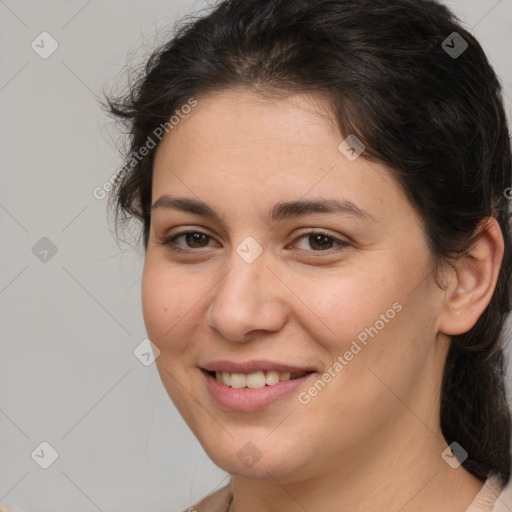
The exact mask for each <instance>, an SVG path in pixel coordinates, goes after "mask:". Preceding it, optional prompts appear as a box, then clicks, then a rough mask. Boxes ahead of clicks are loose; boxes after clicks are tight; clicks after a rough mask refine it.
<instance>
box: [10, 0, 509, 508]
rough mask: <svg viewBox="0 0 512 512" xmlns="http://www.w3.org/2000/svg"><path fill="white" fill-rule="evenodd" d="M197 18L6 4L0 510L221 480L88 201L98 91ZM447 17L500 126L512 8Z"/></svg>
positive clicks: (138, 8)
mask: <svg viewBox="0 0 512 512" xmlns="http://www.w3.org/2000/svg"><path fill="white" fill-rule="evenodd" d="M205 5H206V2H204V1H197V2H190V1H189V2H187V1H185V0H183V1H176V0H174V1H169V0H167V1H162V0H155V1H151V2H149V1H148V0H125V1H121V0H108V1H103V2H100V1H99V0H89V1H87V0H72V1H71V0H69V1H66V2H65V1H63V0H62V1H50V0H44V1H41V0H38V1H35V0H32V1H31V0H0V55H1V63H2V65H1V68H0V108H1V113H2V115H1V117H0V159H1V160H0V162H1V169H2V170H1V174H0V229H1V233H2V251H1V265H0V311H1V325H2V340H1V345H0V505H6V504H10V505H11V506H12V507H14V508H16V509H17V510H19V511H22V512H23V511H25V512H42V511H52V512H61V511H62V512H63V511H73V512H81V511H83V512H86V511H87V512H88V511H97V510H100V511H103V512H114V511H123V512H132V511H133V512H134V511H139V510H148V511H149V510H151V511H153V512H159V511H162V512H163V511H166V512H174V511H177V510H181V509H184V508H185V507H187V506H190V505H192V503H194V502H195V501H196V500H197V499H199V498H200V497H202V496H204V495H206V494H207V493H209V492H211V491H212V490H214V489H215V488H216V487H217V486H219V485H223V483H224V481H225V480H224V479H225V478H226V475H225V473H224V472H223V471H221V470H220V469H218V468H216V467H215V466H214V465H213V464H212V463H211V462H210V461H209V459H208V458H207V457H206V455H205V454H204V452H203V451H202V449H201V447H200V446H199V444H198V443H197V441H196V440H195V438H194V437H193V436H192V434H191V433H190V432H189V430H188V428H187V427H186V425H185V424H184V422H183V420H182V419H181V417H180V416H179V415H178V413H177V412H176V410H175V409H174V406H173V405H172V403H171V401H170V400H169V398H168V396H167V394H166V392H165V390H164V389H163V386H162V385H161V383H160V379H159V377H158V373H157V371H156V368H155V365H154V364H153V365H150V366H144V365H143V364H142V363H141V362H140V361H139V360H138V359H137V358H136V357H135V356H134V353H133V351H134V349H135V348H136V347H137V346H138V345H139V344H140V343H141V342H142V341H143V340H144V339H145V338H146V334H145V330H144V324H143V319H142V314H141V302H140V275H141V270H142V263H143V252H142V249H141V250H139V252H136V251H131V250H129V249H126V248H125V247H123V246H119V245H118V243H117V242H116V241H115V240H114V238H113V236H112V234H111V231H110V228H109V224H108V221H107V211H106V199H103V200H99V199H96V198H95V197H94V196H93V190H94V189H95V188H96V187H101V186H102V185H103V184H104V183H105V182H106V181H107V180H108V179H109V177H110V176H111V175H112V174H113V173H115V172H116V170H117V169H118V166H119V164H120V157H119V155H118V153H117V150H116V132H115V129H114V127H113V125H112V123H111V122H110V121H109V120H108V119H107V118H106V117H105V115H104V114H103V113H102V111H101V110H100V109H99V107H98V104H97V103H96V101H95V99H94V94H100V93H101V91H102V89H103V87H104V86H105V84H111V85H113V86H114V87H115V86H116V84H119V83H121V84H122V83H123V82H122V76H123V75H121V79H119V78H117V79H116V76H118V74H119V73H121V72H122V71H123V67H124V66H125V64H126V63H127V62H129V63H130V65H133V64H137V63H139V62H141V59H143V58H144V56H146V55H147V53H148V52H149V51H150V50H151V49H153V48H154V47H155V45H156V44H158V42H160V41H163V39H164V38H165V35H168V34H169V31H170V29H172V26H173V23H174V20H175V19H176V17H177V16H181V15H183V14H186V13H189V12H192V11H195V10H197V9H198V8H200V7H202V6H205ZM449 5H450V6H451V7H452V8H453V9H454V10H455V12H456V13H457V14H458V15H459V16H460V17H461V19H462V20H463V21H464V22H465V24H466V25H467V27H468V28H470V29H472V30H473V32H474V33H475V34H476V36H477V37H478V38H479V40H480V41H481V43H482V45H483V47H484V49H485V50H486V51H487V53H488V55H489V57H490V60H491V62H492V63H493V64H494V66H495V69H496V70H497V72H498V73H499V75H500V76H501V78H502V81H503V84H504V87H505V89H506V93H507V111H508V113H509V116H510V114H511V106H512V66H511V55H510V52H511V48H512V30H511V27H512V0H501V1H497V0H458V1H455V2H449ZM43 31H46V32H48V33H49V34H51V36H52V38H54V39H55V40H56V41H57V43H58V45H59V47H58V49H57V50H56V51H55V53H53V54H52V55H50V56H49V57H48V58H46V59H43V58H41V57H40V56H39V54H38V53H36V51H34V50H33V49H32V48H31V43H32V41H33V40H36V43H37V42H38V41H39V45H40V46H42V44H41V43H40V38H38V37H37V36H39V34H40V33H41V32H43ZM50 48H51V41H50V40H49V39H45V42H44V48H39V51H40V52H43V51H48V49H50ZM120 80H121V81H120ZM43 237H46V238H47V239H49V240H50V241H51V243H50V242H48V241H47V240H43V241H40V240H41V239H42V238H43ZM36 244H38V245H36ZM34 246H35V249H33V248H34ZM52 248H53V252H54V251H55V249H56V250H57V252H56V253H55V254H52ZM45 250H47V251H49V252H48V253H45V252H44V251H45ZM34 253H35V254H34ZM41 259H42V260H43V261H42V260H41ZM43 441H46V442H48V443H50V445H51V446H53V448H54V449H55V450H56V451H57V452H58V455H59V456H58V458H57V460H56V461H55V462H54V463H53V464H52V465H51V466H50V467H49V468H48V469H46V470H44V469H42V468H41V467H39V465H38V464H36V462H35V460H38V461H39V462H44V460H49V459H48V457H49V456H50V452H49V450H48V449H46V451H45V449H44V448H43V452H41V451H40V450H41V449H40V448H39V449H38V450H39V451H38V450H36V452H35V453H36V455H34V459H35V460H34V459H33V458H32V456H31V454H32V452H33V451H34V450H35V449H36V448H38V447H39V445H40V443H41V442H43ZM37 453H39V459H38V457H37ZM41 453H43V454H44V455H41ZM507 509H508V510H512V499H511V500H509V503H508V508H504V509H503V510H507Z"/></svg>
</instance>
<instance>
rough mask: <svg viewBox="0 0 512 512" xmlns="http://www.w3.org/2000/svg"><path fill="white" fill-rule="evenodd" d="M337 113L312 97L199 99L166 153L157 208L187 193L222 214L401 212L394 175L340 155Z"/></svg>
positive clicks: (244, 94)
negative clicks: (279, 207) (292, 204)
mask: <svg viewBox="0 0 512 512" xmlns="http://www.w3.org/2000/svg"><path fill="white" fill-rule="evenodd" d="M329 109H330V105H329V103H328V101H327V99H326V98H324V97H321V96H314V95H305V94H303V95H291V96H287V97H281V98H266V97H262V96H260V95H257V94H256V93H253V92H251V91H246V90H230V91H221V92H214V93H211V94H208V95H205V96H202V97H199V98H197V106H196V107H195V108H194V109H193V110H192V111H191V112H190V113H189V114H188V115H186V116H184V117H183V119H181V120H180V122H179V124H178V125H176V126H174V127H173V129H172V130H170V131H169V133H167V134H166V135H165V136H164V137H163V139H162V142H161V143H160V144H159V146H158V149H157V153H156V156H155V163H154V176H153V201H155V200H156V199H158V197H159V196H160V195H162V194H172V195H175V192H178V191H179V195H181V196H182V195H183V194H184V193H186V195H188V196H198V197H199V198H201V199H202V200H203V202H214V203H217V206H219V207H220V208H222V207H225V206H227V205H228V204H230V203H237V202H244V203H245V205H246V207H247V208H250V206H251V204H255V203H258V204H263V203H265V202H266V200H267V199H268V203H269V204H270V203H271V202H272V204H276V203H278V202H283V201H296V200H298V199H300V198H309V197H310V196H315V197H324V198H327V197H329V198H341V197H342V198H343V199H344V200H349V201H351V202H353V203H354V204H356V203H359V204H358V206H359V207H360V208H361V209H364V210H367V211H368V212H369V213H370V214H371V213H372V210H373V213H374V214H376V215H379V211H378V210H379V208H382V207H383V206H385V203H386V202H392V203H393V204H394V205H395V207H396V206H397V205H399V204H400V201H403V199H404V198H403V194H402V191H401V190H400V188H399V187H398V186H397V183H396V182H395V181H394V179H393V177H392V174H391V173H390V172H389V170H387V169H386V168H385V167H384V166H382V165H379V164H376V163H370V162H368V161H367V160H365V159H364V158H363V157H362V156H364V154H363V155H362V156H361V157H359V158H357V159H356V160H354V161H350V160H349V159H348V158H347V157H346V156H345V155H344V154H343V153H342V152H340V149H339V145H340V143H341V142H342V141H343V139H344V137H343V136H342V135H341V134H340V133H339V130H338V128H337V125H336V122H335V119H334V117H333V115H332V113H330V112H329ZM386 195H388V198H387V201H386V200H385V197H384V196H386ZM157 196H158V197H157Z"/></svg>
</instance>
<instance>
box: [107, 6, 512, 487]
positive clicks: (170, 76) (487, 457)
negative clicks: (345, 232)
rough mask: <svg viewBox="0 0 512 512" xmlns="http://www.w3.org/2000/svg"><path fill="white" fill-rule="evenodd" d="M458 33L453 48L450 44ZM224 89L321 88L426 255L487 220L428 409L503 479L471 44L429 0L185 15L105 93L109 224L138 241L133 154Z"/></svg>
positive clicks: (502, 422) (508, 168) (499, 121)
mask: <svg viewBox="0 0 512 512" xmlns="http://www.w3.org/2000/svg"><path fill="white" fill-rule="evenodd" d="M454 32H457V33H458V36H454V35H453V33H454ZM459 36H460V38H461V39H460V38H459ZM450 37H451V39H450ZM454 38H455V39H454ZM445 40H446V41H448V43H444V41H445ZM463 41H465V42H466V43H467V45H468V46H467V48H466V49H465V51H463V52H462V53H461V54H460V55H455V54H454V53H453V52H450V51H449V50H450V49H454V48H455V50H461V49H463V48H464V46H463ZM234 87H248V88H251V89H253V90H256V91H259V92H261V93H265V94H279V93H280V94H282V93H294V92H316V93H324V94H326V95H327V97H328V98H329V99H330V102H331V105H332V111H333V113H334V114H335V116H336V118H337V121H338V124H339V128H340V132H341V134H345V136H346V135H349V134H355V135H356V136H357V137H358V138H359V139H360V140H361V141H363V143H364V144H365V146H366V150H365V153H364V157H365V158H367V159H368V160H373V161H378V162H382V163H384V164H386V165H387V166H388V167H389V168H390V169H391V171H392V172H393V174H394V176H395V177H396V179H397V180H398V181H399V183H400V184H401V186H402V188H403V190H404V192H405V194H406V195H407V197H408V198H409V200H410V202H411V204H412V205H413V206H414V207H415V209H416V210H417V212H418V213H419V215H420V216H421V218H422V219H423V220H424V224H425V230H426V237H427V240H428V243H429V246H430V249H431V253H432V256H433V259H434V261H437V262H442V261H444V262H449V261H453V259H454V258H457V257H458V256H460V255H462V254H464V253H465V252H467V251H468V249H469V248H470V247H471V245H472V243H473V241H474V235H475V232H476V230H477V228H478V227H479V225H480V223H481V221H483V220H484V219H485V218H486V217H490V216H492V217H494V218H496V219H497V220H498V222H499V224H500V226H501V230H502V232H503V235H504V239H505V256H504V261H503V263H502V267H501V270H500V274H499V279H498V284H497V288H496V290H495V292H494V295H493V296H492V299H491V301H490V303H489V304H488V306H487V308H486V310H485V311H484V313H483V314H482V315H481V317H480V318H479V320H478V321H477V323H476V325H475V326H474V327H473V328H472V329H471V330H470V331H468V332H467V333H464V334H462V335H459V336H453V337H452V344H451V348H450V352H449V355H448V358H447V361H446V366H445V372H444V380H443V384H442V390H441V404H440V417H441V428H442V432H443V435H444V437H445V439H446V441H447V442H448V443H449V444H450V443H451V442H453V441H456V442H457V443H459V444H460V445H461V446H462V447H463V448H464V449H465V450H466V451H467V452H468V453H469V457H468V458H467V460H465V461H464V463H463V465H464V467H465V468H466V469H467V470H468V471H470V472H471V473H472V474H473V475H475V476H476V477H477V478H479V479H481V480H485V479H486V478H487V477H488V476H490V474H491V473H497V474H498V475H499V477H500V478H501V481H502V483H503V484H505V483H506V482H508V480H509V478H510V471H511V453H510V437H511V418H510V411H509V407H508V404H507V396H506V388H505V359H504V352H503V344H504V343H505V341H506V340H505V333H504V321H505V318H506V315H507V313H508V311H509V309H510V289H511V274H512V252H511V241H510V227H509V209H508V206H509V205H508V204H507V198H506V197H505V190H506V189H507V188H508V187H510V185H511V172H512V162H511V147H510V138H509V131H508V126H507V119H506V115H505V112H504V108H503V97H502V94H501V85H500V83H499V80H498V78H497V76H496V74H495V72H494V70H493V69H492V67H491V65H490V64H489V62H488V60H487V58H486V56H485V54H484V52H483V50H482V48H481V46H480V45H479V43H478V42H477V41H476V39H475V38H474V37H473V36H472V35H471V34H470V33H469V32H467V31H466V30H465V29H464V28H463V27H462V26H461V25H460V24H459V22H458V20H457V19H456V18H455V17H454V16H453V14H452V13H451V12H450V11H449V10H448V9H447V8H446V7H444V6H443V5H441V4H440V3H438V2H437V1H434V0H314V1H312V0H264V1H262V0H225V1H221V2H219V3H218V4H217V5H216V6H214V8H212V9H211V10H210V11H208V12H207V13H204V14H202V16H200V17H198V18H194V19H192V20H186V23H183V24H182V25H181V27H180V28H179V30H178V31H177V33H176V34H175V36H174V37H173V38H171V40H169V41H168V42H167V43H166V44H165V45H164V46H162V47H161V48H159V49H158V50H157V51H155V52H154V53H153V55H152V56H151V57H150V58H149V60H148V61H147V64H146V66H145V69H144V71H143V72H142V73H141V75H140V77H139V79H138V80H136V81H135V82H133V83H132V84H131V85H130V90H129V92H128V93H127V94H126V95H124V96H122V97H120V98H114V97H111V98H108V99H107V100H106V107H107V109H108V110H109V112H110V113H111V114H113V115H114V116H115V117H116V118H118V119H120V120H122V121H123V122H124V123H125V124H126V125H127V126H128V128H129V131H130V139H129V141H130V152H129V153H128V154H127V156H126V166H125V167H124V168H123V170H122V173H121V176H120V178H119V180H118V181H117V183H116V187H115V189H114V191H113V194H112V196H111V200H112V202H113V203H114V206H115V209H116V212H117V214H118V221H123V220H126V219H129V218H133V217H135V218H136V219H139V220H140V221H141V222H142V234H143V236H144V247H145V248H147V237H148V232H149V224H150V207H151V183H152V166H153V157H154V154H155V149H151V150H150V151H149V153H148V154H147V155H146V156H144V158H140V159H137V160H136V161H135V160H133V156H134V155H139V156H140V150H141V148H142V147H143V146H144V145H147V141H148V140H149V139H150V138H152V137H154V133H155V130H158V127H159V126H162V124H164V123H167V122H168V121H169V119H170V117H171V116H172V115H173V113H175V112H176V110H179V109H180V107H181V106H182V105H185V104H186V103H187V102H188V101H189V100H190V98H192V97H196V98H197V97H199V96H200V95H201V94H205V93H207V92H209V91H212V90H214V89H217V90H219V89H228V88H234ZM340 140H341V139H340ZM129 161H131V162H132V163H131V164H130V165H128V162H129Z"/></svg>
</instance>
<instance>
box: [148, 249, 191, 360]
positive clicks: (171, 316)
mask: <svg viewBox="0 0 512 512" xmlns="http://www.w3.org/2000/svg"><path fill="white" fill-rule="evenodd" d="M182 281H183V280H180V279H179V276H177V275H176V272H175V269H171V268H166V266H165V265H160V264H158V263H157V261H155V259H154V258H152V257H151V255H149V254H148V256H146V261H145V263H144V271H143V274H142V312H143V316H144V323H145V326H146V331H147V333H148V336H149V338H150V339H151V341H152V342H153V343H154V344H155V345H156V346H157V347H158V348H159V349H160V350H161V351H162V352H169V351H173V352H181V351H182V350H183V349H184V348H185V346H187V343H186V339H187V337H186V336H185V337H184V336H178V335H177V334H178V333H179V332H180V331H181V332H183V329H184V328H186V325H187V322H190V319H191V317H192V316H193V306H194V304H197V302H198V298H196V296H197V293H196V291H197V290H196V287H194V286H193V285H186V283H185V284H184V283H183V282H182ZM200 296H201V295H200V294H199V297H200Z"/></svg>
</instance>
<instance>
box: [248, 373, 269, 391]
mask: <svg viewBox="0 0 512 512" xmlns="http://www.w3.org/2000/svg"><path fill="white" fill-rule="evenodd" d="M246 381H247V387H248V388H251V389H258V388H263V387H265V374H264V373H263V372H256V373H249V375H247V377H246Z"/></svg>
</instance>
